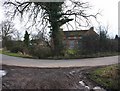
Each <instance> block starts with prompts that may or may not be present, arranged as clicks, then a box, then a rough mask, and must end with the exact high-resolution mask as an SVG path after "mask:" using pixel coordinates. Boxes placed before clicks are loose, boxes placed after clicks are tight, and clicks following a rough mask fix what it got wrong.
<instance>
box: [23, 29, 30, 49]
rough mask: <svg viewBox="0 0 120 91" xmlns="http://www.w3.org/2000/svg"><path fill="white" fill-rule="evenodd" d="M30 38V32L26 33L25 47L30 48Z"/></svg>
mask: <svg viewBox="0 0 120 91" xmlns="http://www.w3.org/2000/svg"><path fill="white" fill-rule="evenodd" d="M29 36H30V34H28V32H27V31H25V35H24V44H25V46H27V47H28V46H29V42H30V39H29Z"/></svg>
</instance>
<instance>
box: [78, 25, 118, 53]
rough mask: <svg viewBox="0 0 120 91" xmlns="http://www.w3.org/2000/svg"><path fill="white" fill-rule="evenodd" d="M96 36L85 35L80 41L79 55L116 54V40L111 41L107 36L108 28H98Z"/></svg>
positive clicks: (116, 38)
mask: <svg viewBox="0 0 120 91" xmlns="http://www.w3.org/2000/svg"><path fill="white" fill-rule="evenodd" d="M98 30H99V33H98V36H94V35H85V36H83V37H82V39H81V44H82V45H81V46H80V53H81V54H95V53H102V52H118V40H119V37H118V36H117V35H116V37H115V39H111V38H110V37H109V35H108V28H106V27H104V26H100V27H99V29H98Z"/></svg>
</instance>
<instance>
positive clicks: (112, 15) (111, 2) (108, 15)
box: [0, 0, 120, 37]
mask: <svg viewBox="0 0 120 91" xmlns="http://www.w3.org/2000/svg"><path fill="white" fill-rule="evenodd" d="M1 1H2V0H1ZM1 1H0V22H1V21H3V20H4V19H5V17H4V14H3V13H4V10H3V7H2V4H1ZM3 1H4V0H3ZM82 1H85V2H86V1H89V3H90V5H91V6H93V7H92V11H91V12H93V13H96V12H98V10H99V11H101V15H102V16H99V17H98V21H99V22H101V25H105V26H107V25H109V31H108V33H109V35H110V36H111V37H114V36H115V35H116V34H118V1H120V0H82ZM18 22H19V21H18V20H17V21H15V23H16V28H17V29H19V30H21V27H20V24H19V23H20V22H19V23H18ZM93 26H95V27H97V26H98V25H97V24H94V25H93Z"/></svg>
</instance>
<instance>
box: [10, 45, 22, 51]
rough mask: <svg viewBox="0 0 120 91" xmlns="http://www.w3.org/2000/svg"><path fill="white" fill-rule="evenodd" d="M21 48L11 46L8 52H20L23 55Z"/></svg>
mask: <svg viewBox="0 0 120 91" xmlns="http://www.w3.org/2000/svg"><path fill="white" fill-rule="evenodd" d="M23 50H24V49H23V47H21V46H13V47H12V48H11V49H10V52H13V53H18V52H22V53H23Z"/></svg>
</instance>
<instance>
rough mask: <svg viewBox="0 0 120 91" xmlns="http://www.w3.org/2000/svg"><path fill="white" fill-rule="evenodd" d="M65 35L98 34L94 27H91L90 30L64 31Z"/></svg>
mask: <svg viewBox="0 0 120 91" xmlns="http://www.w3.org/2000/svg"><path fill="white" fill-rule="evenodd" d="M63 32H64V34H65V36H82V35H91V34H92V35H94V34H97V33H96V32H95V31H94V28H93V27H91V28H90V29H88V30H70V31H63Z"/></svg>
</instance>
